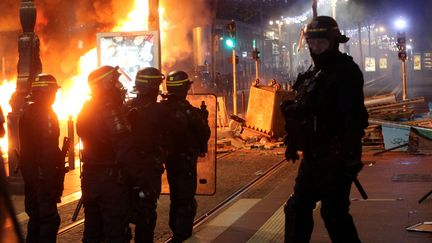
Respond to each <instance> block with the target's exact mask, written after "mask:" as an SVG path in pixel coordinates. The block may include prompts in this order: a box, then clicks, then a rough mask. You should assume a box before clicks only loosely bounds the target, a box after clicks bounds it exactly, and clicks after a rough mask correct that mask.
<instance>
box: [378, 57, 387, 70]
mask: <svg viewBox="0 0 432 243" xmlns="http://www.w3.org/2000/svg"><path fill="white" fill-rule="evenodd" d="M379 68H380V69H387V57H381V58H380V59H379Z"/></svg>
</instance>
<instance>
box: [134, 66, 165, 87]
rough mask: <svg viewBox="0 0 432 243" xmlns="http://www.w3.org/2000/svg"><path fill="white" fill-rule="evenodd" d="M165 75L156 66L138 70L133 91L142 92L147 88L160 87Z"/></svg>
mask: <svg viewBox="0 0 432 243" xmlns="http://www.w3.org/2000/svg"><path fill="white" fill-rule="evenodd" d="M164 79H165V75H163V74H162V73H161V71H159V69H157V68H154V67H146V68H144V69H141V70H139V71H138V72H137V74H136V78H135V87H134V89H133V90H132V92H133V93H139V92H142V91H143V90H145V89H158V88H159V85H160V84H161V83H162V80H164Z"/></svg>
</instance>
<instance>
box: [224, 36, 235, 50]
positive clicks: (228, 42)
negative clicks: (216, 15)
mask: <svg viewBox="0 0 432 243" xmlns="http://www.w3.org/2000/svg"><path fill="white" fill-rule="evenodd" d="M225 45H226V46H227V47H229V48H234V47H235V41H234V40H233V39H231V38H227V39H226V40H225Z"/></svg>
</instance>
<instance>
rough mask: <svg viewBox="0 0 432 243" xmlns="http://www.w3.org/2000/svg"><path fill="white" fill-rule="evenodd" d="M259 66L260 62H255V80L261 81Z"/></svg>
mask: <svg viewBox="0 0 432 243" xmlns="http://www.w3.org/2000/svg"><path fill="white" fill-rule="evenodd" d="M258 69H259V64H258V60H255V80H257V79H259V70H258Z"/></svg>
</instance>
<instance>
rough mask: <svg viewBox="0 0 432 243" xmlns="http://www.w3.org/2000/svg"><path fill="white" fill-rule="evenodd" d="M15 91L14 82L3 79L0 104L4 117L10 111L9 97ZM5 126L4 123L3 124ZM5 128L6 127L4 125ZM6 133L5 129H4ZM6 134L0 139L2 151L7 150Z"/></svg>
mask: <svg viewBox="0 0 432 243" xmlns="http://www.w3.org/2000/svg"><path fill="white" fill-rule="evenodd" d="M14 92H15V82H14V81H10V80H3V83H2V85H0V94H1V95H0V106H1V107H2V110H3V115H4V117H5V119H6V115H7V114H8V113H9V112H11V111H12V108H11V106H10V104H9V100H10V97H11V96H12V94H13V93H14ZM5 126H6V124H5ZM5 129H6V127H5ZM6 133H7V129H6ZM7 144H8V141H7V134H6V135H5V136H4V138H2V139H0V147H1V148H2V151H3V153H6V152H7Z"/></svg>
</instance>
